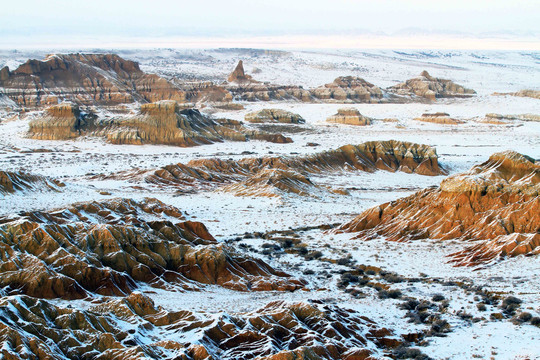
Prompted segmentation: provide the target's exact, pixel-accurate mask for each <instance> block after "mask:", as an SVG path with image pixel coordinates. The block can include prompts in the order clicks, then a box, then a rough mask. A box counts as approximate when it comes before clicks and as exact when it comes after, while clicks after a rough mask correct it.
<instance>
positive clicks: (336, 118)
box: [326, 108, 372, 126]
mask: <svg viewBox="0 0 540 360" xmlns="http://www.w3.org/2000/svg"><path fill="white" fill-rule="evenodd" d="M326 121H327V122H330V123H338V124H346V125H358V126H365V125H371V122H372V119H371V118H369V117H367V116H364V115H362V114H360V111H358V110H357V109H355V108H346V109H345V108H342V109H338V111H337V114H335V115H332V116H330V117H329V118H327V119H326Z"/></svg>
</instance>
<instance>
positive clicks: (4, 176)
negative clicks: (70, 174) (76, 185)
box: [0, 171, 65, 195]
mask: <svg viewBox="0 0 540 360" xmlns="http://www.w3.org/2000/svg"><path fill="white" fill-rule="evenodd" d="M64 186H65V185H64V184H63V183H62V182H60V181H57V180H54V179H49V178H47V177H45V176H40V175H33V174H28V173H25V172H13V171H0V195H7V194H13V193H16V192H18V191H25V190H53V191H60V190H61V188H62V187H64Z"/></svg>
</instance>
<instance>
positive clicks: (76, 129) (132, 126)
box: [29, 100, 292, 147]
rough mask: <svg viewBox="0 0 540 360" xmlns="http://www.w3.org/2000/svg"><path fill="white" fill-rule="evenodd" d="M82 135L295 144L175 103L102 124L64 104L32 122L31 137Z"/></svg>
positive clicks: (125, 140)
mask: <svg viewBox="0 0 540 360" xmlns="http://www.w3.org/2000/svg"><path fill="white" fill-rule="evenodd" d="M80 135H92V136H102V137H105V138H106V139H107V141H109V142H110V143H113V144H133V145H141V144H166V145H175V146H184V147H185V146H195V145H203V144H212V143H215V142H222V141H225V140H231V141H247V140H249V139H256V140H265V141H271V142H276V143H288V142H292V140H291V139H290V138H286V137H284V136H280V135H279V134H269V133H265V132H262V131H257V130H253V129H247V128H246V127H244V126H243V125H242V123H239V122H234V121H225V120H222V121H215V120H213V119H211V118H209V117H207V116H205V115H203V114H201V113H200V112H199V111H198V110H196V109H189V108H188V109H181V107H180V106H179V104H178V103H177V102H176V101H174V100H163V101H158V102H155V103H151V104H142V105H141V108H140V111H139V113H138V114H135V115H124V116H117V117H113V118H112V119H108V120H105V121H101V119H98V118H97V117H96V116H95V115H93V114H83V113H82V112H81V111H80V109H79V107H78V106H77V105H73V104H60V105H55V106H52V107H50V108H48V109H47V110H46V111H45V115H44V116H42V117H38V118H37V119H34V120H32V121H31V122H30V129H29V137H31V138H34V139H48V140H65V139H71V138H75V137H78V136H80Z"/></svg>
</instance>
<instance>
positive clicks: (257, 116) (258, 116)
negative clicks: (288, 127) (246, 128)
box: [244, 109, 306, 124]
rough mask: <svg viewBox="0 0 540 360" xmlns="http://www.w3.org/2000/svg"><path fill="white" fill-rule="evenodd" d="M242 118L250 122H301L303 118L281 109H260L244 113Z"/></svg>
mask: <svg viewBox="0 0 540 360" xmlns="http://www.w3.org/2000/svg"><path fill="white" fill-rule="evenodd" d="M244 119H245V120H246V121H248V122H250V123H272V122H280V123H288V124H303V123H305V122H306V120H304V118H303V117H302V116H300V115H298V114H295V113H292V112H290V111H286V110H281V109H262V110H259V111H254V112H251V113H248V114H246V116H245V117H244Z"/></svg>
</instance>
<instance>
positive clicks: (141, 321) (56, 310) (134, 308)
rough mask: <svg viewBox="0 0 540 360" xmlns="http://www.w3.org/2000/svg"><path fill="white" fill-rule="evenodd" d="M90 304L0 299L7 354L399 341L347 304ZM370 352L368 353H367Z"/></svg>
mask: <svg viewBox="0 0 540 360" xmlns="http://www.w3.org/2000/svg"><path fill="white" fill-rule="evenodd" d="M96 302H99V303H97V304H95V305H93V306H90V308H89V309H85V310H79V309H73V308H71V307H62V305H60V304H56V305H53V304H52V303H51V302H48V301H45V300H39V299H35V298H31V297H27V296H16V297H4V298H2V299H1V300H0V340H1V341H2V344H3V346H2V348H1V349H0V355H1V356H2V357H3V358H6V359H10V360H11V359H39V360H45V359H52V358H61V359H86V358H95V359H102V360H112V359H143V358H144V359H179V360H204V359H223V360H249V359H261V360H281V359H306V360H307V359H312V360H316V359H319V360H321V359H325V360H346V359H348V360H353V359H368V358H380V357H381V356H384V355H385V354H388V353H390V352H391V350H392V348H395V347H396V346H398V345H399V344H400V343H401V342H402V341H401V340H399V339H398V338H397V337H396V336H395V335H393V333H392V331H391V330H389V329H386V328H382V327H380V326H378V325H377V324H376V323H375V322H373V321H372V320H370V319H369V318H367V317H365V316H362V315H361V314H360V313H358V312H357V311H354V310H350V309H344V308H340V307H337V306H331V305H322V304H319V303H313V302H311V303H309V302H302V303H285V302H273V303H269V304H268V305H267V306H265V307H263V308H261V309H258V310H256V311H254V312H251V313H242V314H237V315H234V316H231V315H228V314H223V315H220V316H214V317H212V316H208V315H204V314H196V313H192V312H190V311H182V310H180V311H175V312H168V311H165V310H164V309H163V308H161V307H158V306H156V305H155V304H154V302H153V301H152V299H150V298H149V297H148V296H146V295H143V294H141V293H132V294H130V295H129V296H127V297H125V298H120V299H111V298H102V299H101V300H99V301H94V303H96ZM370 356H373V357H370Z"/></svg>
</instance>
